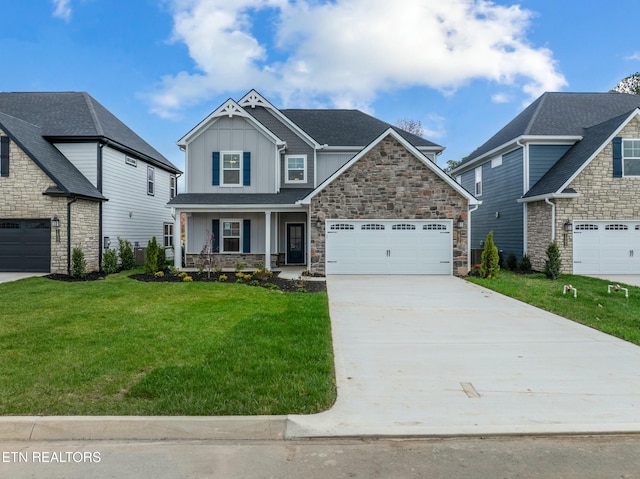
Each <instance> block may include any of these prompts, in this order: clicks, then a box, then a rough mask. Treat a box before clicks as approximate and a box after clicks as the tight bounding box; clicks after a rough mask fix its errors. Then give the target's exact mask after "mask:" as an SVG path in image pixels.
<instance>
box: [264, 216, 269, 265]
mask: <svg viewBox="0 0 640 479" xmlns="http://www.w3.org/2000/svg"><path fill="white" fill-rule="evenodd" d="M264 267H265V269H268V270H271V211H265V212H264Z"/></svg>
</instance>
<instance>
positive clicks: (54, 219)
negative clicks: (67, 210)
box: [51, 215, 60, 229]
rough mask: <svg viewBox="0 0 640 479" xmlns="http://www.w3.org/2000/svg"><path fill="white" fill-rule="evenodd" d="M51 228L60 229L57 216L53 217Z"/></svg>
mask: <svg viewBox="0 0 640 479" xmlns="http://www.w3.org/2000/svg"><path fill="white" fill-rule="evenodd" d="M51 226H52V227H53V228H55V229H58V228H60V218H58V215H54V216H53V219H52V220H51Z"/></svg>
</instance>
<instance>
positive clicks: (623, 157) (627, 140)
mask: <svg viewBox="0 0 640 479" xmlns="http://www.w3.org/2000/svg"><path fill="white" fill-rule="evenodd" d="M627 142H637V143H638V144H640V139H637V138H623V139H622V176H628V177H638V176H640V174H637V175H628V174H627V173H626V171H625V167H624V166H625V163H626V160H634V161H637V162H640V156H625V154H624V153H625V151H624V150H625V147H624V146H625V143H627Z"/></svg>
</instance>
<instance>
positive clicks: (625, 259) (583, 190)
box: [452, 93, 640, 274]
mask: <svg viewBox="0 0 640 479" xmlns="http://www.w3.org/2000/svg"><path fill="white" fill-rule="evenodd" d="M639 107H640V96H636V95H628V94H624V93H545V94H544V95H542V96H541V97H540V98H539V99H537V100H536V101H535V102H534V103H532V104H531V105H530V106H529V107H528V108H526V109H525V110H524V111H523V112H522V113H520V114H519V115H518V116H517V117H516V118H515V119H513V120H512V121H511V122H510V123H509V124H507V125H506V126H505V127H504V128H503V129H502V130H500V131H499V132H498V133H496V134H495V135H494V136H493V137H492V138H491V139H489V140H488V141H487V142H486V143H485V144H484V145H482V146H481V147H480V148H478V149H477V150H475V151H474V152H473V153H472V154H471V155H470V156H469V158H467V159H466V160H465V162H464V163H462V164H461V165H460V166H459V167H457V168H456V169H454V170H453V172H452V175H453V176H454V177H456V179H457V181H458V182H460V183H461V184H462V185H463V186H465V187H466V188H469V189H470V191H472V192H475V195H476V197H477V198H478V199H479V200H481V201H482V205H481V206H480V207H479V209H478V210H477V211H476V212H474V213H473V215H472V218H473V229H472V231H471V245H472V248H481V247H482V246H483V240H484V239H485V237H486V235H487V233H488V232H489V231H491V230H492V231H493V232H494V241H495V243H496V246H497V247H498V248H499V249H500V250H502V252H503V255H504V257H505V258H506V256H507V255H509V254H510V253H513V254H514V255H516V256H517V257H521V256H522V255H523V254H525V253H526V254H527V255H528V256H529V257H530V259H531V262H532V264H533V267H534V269H537V270H542V269H543V268H544V262H545V260H546V258H547V256H546V249H547V247H548V245H549V243H550V242H551V241H556V242H557V244H558V246H559V248H560V251H561V254H562V262H563V271H564V272H569V273H571V272H572V273H575V274H607V273H610V274H619V273H634V274H638V273H640V110H638V108H639Z"/></svg>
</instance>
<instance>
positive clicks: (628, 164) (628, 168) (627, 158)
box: [622, 140, 640, 176]
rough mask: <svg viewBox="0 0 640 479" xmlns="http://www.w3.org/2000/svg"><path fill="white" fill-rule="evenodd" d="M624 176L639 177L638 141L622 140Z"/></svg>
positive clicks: (639, 145) (639, 152)
mask: <svg viewBox="0 0 640 479" xmlns="http://www.w3.org/2000/svg"><path fill="white" fill-rule="evenodd" d="M622 171H623V174H624V176H640V140H622Z"/></svg>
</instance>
